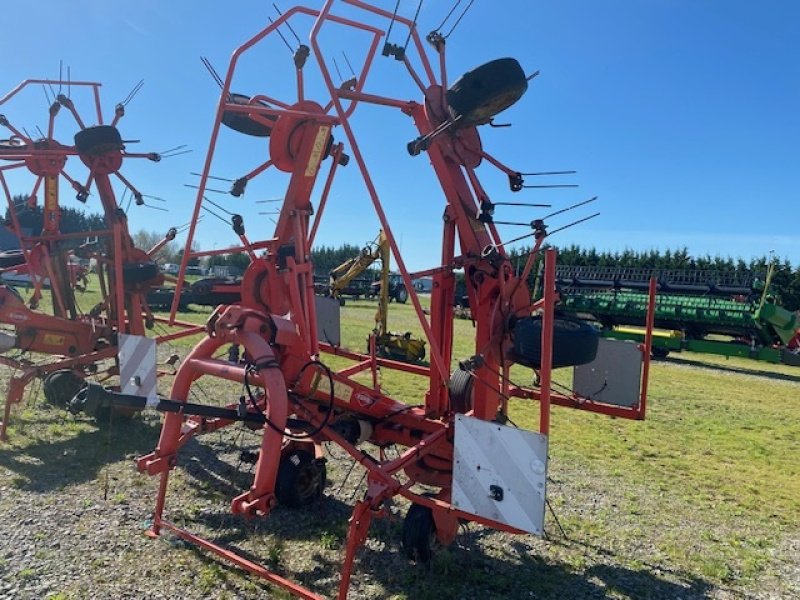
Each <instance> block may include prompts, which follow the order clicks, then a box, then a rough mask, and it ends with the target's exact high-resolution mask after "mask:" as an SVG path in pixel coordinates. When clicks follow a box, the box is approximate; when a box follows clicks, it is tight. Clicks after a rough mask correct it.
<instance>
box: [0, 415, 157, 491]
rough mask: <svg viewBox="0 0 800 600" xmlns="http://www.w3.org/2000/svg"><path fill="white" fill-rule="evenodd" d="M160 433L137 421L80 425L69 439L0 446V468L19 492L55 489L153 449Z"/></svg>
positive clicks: (93, 476) (84, 480)
mask: <svg viewBox="0 0 800 600" xmlns="http://www.w3.org/2000/svg"><path fill="white" fill-rule="evenodd" d="M66 423H67V422H66V421H65V424H66ZM55 425H56V424H53V425H51V426H55ZM160 430H161V426H160V425H159V424H155V423H147V422H144V421H142V420H140V419H138V418H134V419H126V420H123V419H117V420H115V421H114V422H113V423H112V424H111V425H110V426H109V425H108V424H106V425H104V426H103V427H95V426H93V425H90V424H89V423H80V430H79V431H77V432H76V433H75V434H74V435H70V436H69V437H62V438H61V439H57V440H55V441H50V440H48V439H43V438H42V437H39V438H38V439H36V440H34V441H32V442H30V443H27V444H22V445H19V446H4V447H3V446H0V466H1V467H4V468H6V469H8V470H10V471H12V472H13V473H15V474H16V475H17V477H15V479H14V482H13V485H15V487H17V488H18V489H20V490H24V491H29V492H47V491H52V490H58V489H60V488H63V487H65V486H68V485H71V484H75V483H83V482H86V481H91V480H93V479H96V478H97V476H98V474H99V473H100V470H101V469H102V468H103V467H104V466H105V465H107V464H109V463H114V462H118V461H120V460H123V459H125V458H126V457H130V456H131V455H138V454H144V453H145V452H148V451H150V450H152V449H153V448H154V447H155V444H156V441H157V440H158V433H159V431H160Z"/></svg>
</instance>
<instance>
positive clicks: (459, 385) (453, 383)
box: [447, 369, 475, 414]
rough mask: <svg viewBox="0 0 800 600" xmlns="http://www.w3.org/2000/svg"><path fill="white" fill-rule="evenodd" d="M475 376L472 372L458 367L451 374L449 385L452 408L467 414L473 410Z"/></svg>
mask: <svg viewBox="0 0 800 600" xmlns="http://www.w3.org/2000/svg"><path fill="white" fill-rule="evenodd" d="M474 383H475V378H474V377H473V376H472V373H468V372H467V371H462V370H461V369H457V370H455V371H453V374H452V375H450V384H449V385H448V386H447V388H448V391H449V393H450V410H452V411H453V412H457V413H461V414H465V413H468V412H469V411H471V410H472V386H473V384H474Z"/></svg>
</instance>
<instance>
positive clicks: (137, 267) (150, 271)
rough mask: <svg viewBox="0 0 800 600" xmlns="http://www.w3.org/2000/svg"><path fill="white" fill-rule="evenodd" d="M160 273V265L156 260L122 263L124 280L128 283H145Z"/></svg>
mask: <svg viewBox="0 0 800 600" xmlns="http://www.w3.org/2000/svg"><path fill="white" fill-rule="evenodd" d="M159 273H160V271H159V269H158V265H157V264H156V263H154V262H143V263H128V264H126V265H122V280H123V281H124V282H125V284H126V285H137V284H139V283H145V282H147V281H150V280H152V279H155V278H156V277H158V274H159Z"/></svg>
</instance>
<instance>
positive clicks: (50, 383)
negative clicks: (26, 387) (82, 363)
mask: <svg viewBox="0 0 800 600" xmlns="http://www.w3.org/2000/svg"><path fill="white" fill-rule="evenodd" d="M85 385H86V382H85V381H84V380H83V379H82V378H81V377H78V376H77V375H76V374H75V373H74V372H73V371H70V370H69V369H62V370H60V371H53V372H52V373H48V374H47V376H46V377H45V378H44V381H43V383H42V388H43V389H44V397H45V400H47V402H48V403H50V404H52V405H54V406H60V407H62V408H67V406H69V403H70V402H71V401H72V399H73V398H74V397H75V395H76V394H77V393H78V392H79V391H80V390H81V389H83V387H84V386H85Z"/></svg>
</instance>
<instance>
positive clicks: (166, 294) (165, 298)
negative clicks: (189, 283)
mask: <svg viewBox="0 0 800 600" xmlns="http://www.w3.org/2000/svg"><path fill="white" fill-rule="evenodd" d="M183 296H184V294H181V304H182V305H183V304H184V302H183ZM173 298H175V290H174V289H173V288H155V289H152V290H150V291H149V292H147V305H148V306H149V307H150V308H151V309H152V308H170V307H171V306H172V300H173Z"/></svg>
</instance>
